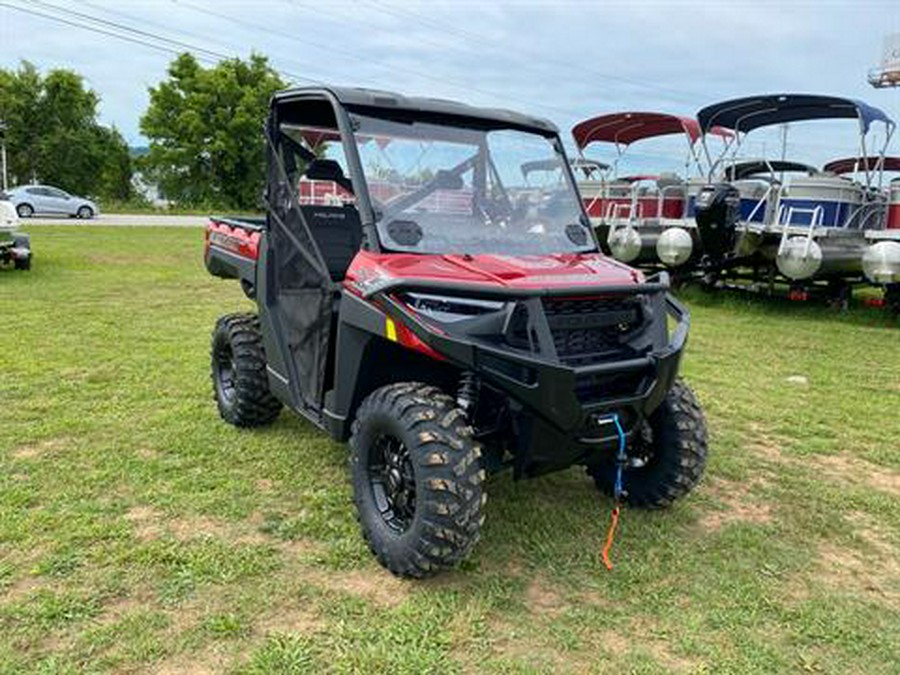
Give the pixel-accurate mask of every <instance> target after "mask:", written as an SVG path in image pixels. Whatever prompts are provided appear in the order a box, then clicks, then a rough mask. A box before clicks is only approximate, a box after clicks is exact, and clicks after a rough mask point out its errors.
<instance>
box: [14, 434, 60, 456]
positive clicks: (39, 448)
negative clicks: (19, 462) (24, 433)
mask: <svg viewBox="0 0 900 675" xmlns="http://www.w3.org/2000/svg"><path fill="white" fill-rule="evenodd" d="M69 440H70V439H68V438H47V439H45V440H43V441H36V442H34V443H26V444H25V445H20V446H19V447H17V448H16V449H15V450H13V451H12V452H11V453H10V456H11V457H12V458H13V459H37V458H39V457H43V456H44V455H47V454H50V453H53V452H56V451H57V450H61V449H62V448H64V447H66V446H67V445H68V444H69Z"/></svg>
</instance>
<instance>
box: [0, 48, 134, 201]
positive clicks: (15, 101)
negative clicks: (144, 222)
mask: <svg viewBox="0 0 900 675" xmlns="http://www.w3.org/2000/svg"><path fill="white" fill-rule="evenodd" d="M99 103H100V97H99V96H98V95H97V94H96V93H95V92H94V91H92V90H90V89H86V88H85V86H84V81H83V79H82V77H81V76H80V75H78V74H77V73H75V72H72V71H70V70H62V69H56V70H51V71H49V72H48V73H47V75H46V76H42V75H41V73H40V72H39V71H38V70H37V68H35V67H34V66H33V65H32V64H30V63H28V62H27V61H23V62H22V63H21V65H20V67H19V69H18V70H15V71H12V70H5V69H0V119H2V120H3V121H5V122H6V124H7V132H6V136H7V146H8V161H9V173H10V177H11V179H12V181H13V183H14V184H15V183H25V182H30V181H33V180H38V181H41V182H44V183H49V184H51V185H55V186H58V187H60V188H62V189H63V190H67V191H69V192H74V193H76V194H81V195H89V196H99V197H111V198H117V199H127V198H128V197H129V195H130V192H131V160H130V158H129V155H128V146H127V145H126V144H125V141H124V139H123V138H122V135H121V134H120V133H119V132H118V131H117V130H116V129H114V128H112V129H111V128H108V127H104V126H102V125H101V124H100V123H99V122H98V120H97V106H98V105H99Z"/></svg>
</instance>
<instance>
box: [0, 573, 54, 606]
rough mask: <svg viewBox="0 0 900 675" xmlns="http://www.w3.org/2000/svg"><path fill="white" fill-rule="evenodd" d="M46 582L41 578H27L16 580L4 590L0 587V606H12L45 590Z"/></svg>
mask: <svg viewBox="0 0 900 675" xmlns="http://www.w3.org/2000/svg"><path fill="white" fill-rule="evenodd" d="M47 586H48V582H47V580H46V579H43V578H41V577H32V576H27V577H24V578H22V579H17V580H16V581H14V582H13V583H12V584H10V585H9V586H6V587H5V588H3V587H0V604H2V605H13V604H15V603H17V602H19V601H20V600H23V599H24V598H26V597H27V596H29V595H31V594H32V593H36V592H37V591H40V590H42V589H44V588H47Z"/></svg>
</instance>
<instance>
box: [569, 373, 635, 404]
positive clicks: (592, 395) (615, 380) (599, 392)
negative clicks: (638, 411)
mask: <svg viewBox="0 0 900 675" xmlns="http://www.w3.org/2000/svg"><path fill="white" fill-rule="evenodd" d="M648 383H649V373H648V372H647V371H646V370H636V371H631V372H624V373H607V374H604V375H579V376H577V377H576V378H575V395H576V396H577V397H578V400H579V401H581V403H582V404H585V405H587V404H590V403H599V402H600V401H607V400H610V399H618V398H629V397H632V396H639V395H641V394H643V393H644V390H646V389H647V385H648Z"/></svg>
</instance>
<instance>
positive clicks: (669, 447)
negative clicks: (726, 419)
mask: <svg viewBox="0 0 900 675" xmlns="http://www.w3.org/2000/svg"><path fill="white" fill-rule="evenodd" d="M628 454H629V457H630V459H631V463H630V465H629V466H628V467H627V468H626V470H625V474H624V487H625V492H626V495H625V503H626V504H628V505H630V506H636V507H639V508H646V509H661V508H665V507H667V506H670V505H671V504H672V503H673V502H674V501H675V500H677V499H680V498H681V497H684V496H685V495H686V494H688V493H689V492H690V491H691V490H692V489H693V488H694V487H695V486H696V485H697V483H698V482H700V478H701V477H702V476H703V471H704V469H705V468H706V459H707V454H708V449H707V432H706V421H705V419H704V417H703V411H702V410H701V409H700V405H699V404H698V403H697V400H696V398H694V394H693V392H692V391H691V389H690V387H688V386H687V384H685V383H684V382H683V381H682V380H680V379H678V380H676V381H675V384H674V385H673V386H672V388H671V389H670V390H669V393H668V394H667V395H666V398H665V400H664V401H663V402H662V403H661V404H660V406H659V407H658V408H657V409H656V410H655V411H653V414H652V415H651V416H650V418H649V419H648V420H647V421H646V423H645V426H644V427H643V428H642V430H641V434H640V438H638V439H636V440H635V441H634V442H633V444H632V447H631V448H629V452H628ZM588 473H589V474H590V475H591V476H592V477H593V479H594V482H595V483H596V485H597V487H598V488H599V489H600V490H601V491H602V492H604V493H605V494H608V495H610V496H612V494H613V485H614V482H615V466H614V465H612V464H602V465H599V466H597V467H589V468H588Z"/></svg>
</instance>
